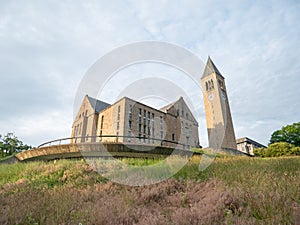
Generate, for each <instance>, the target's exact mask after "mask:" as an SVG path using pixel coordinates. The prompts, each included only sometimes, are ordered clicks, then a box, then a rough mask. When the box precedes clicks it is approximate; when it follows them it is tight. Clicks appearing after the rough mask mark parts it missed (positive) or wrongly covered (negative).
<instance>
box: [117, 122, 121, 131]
mask: <svg viewBox="0 0 300 225" xmlns="http://www.w3.org/2000/svg"><path fill="white" fill-rule="evenodd" d="M119 129H120V122H119V121H118V122H117V130H119Z"/></svg>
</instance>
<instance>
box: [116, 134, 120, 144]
mask: <svg viewBox="0 0 300 225" xmlns="http://www.w3.org/2000/svg"><path fill="white" fill-rule="evenodd" d="M118 141H119V132H117V137H116V142H118Z"/></svg>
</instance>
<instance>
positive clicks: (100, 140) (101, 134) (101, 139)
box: [100, 130, 102, 141]
mask: <svg viewBox="0 0 300 225" xmlns="http://www.w3.org/2000/svg"><path fill="white" fill-rule="evenodd" d="M100 141H102V130H100Z"/></svg>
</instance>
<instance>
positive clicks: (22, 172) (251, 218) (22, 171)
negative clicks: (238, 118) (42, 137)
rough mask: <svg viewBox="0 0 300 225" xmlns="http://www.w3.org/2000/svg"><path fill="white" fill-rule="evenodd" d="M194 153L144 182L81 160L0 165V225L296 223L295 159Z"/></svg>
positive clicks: (298, 179)
mask: <svg viewBox="0 0 300 225" xmlns="http://www.w3.org/2000/svg"><path fill="white" fill-rule="evenodd" d="M200 159H201V158H200V156H193V157H192V158H191V159H190V161H189V162H188V164H187V165H186V166H185V167H184V168H182V169H181V170H180V171H179V172H178V173H176V174H175V175H174V176H173V177H172V178H170V179H168V180H165V181H163V182H161V183H158V184H153V185H148V186H142V187H130V186H126V185H120V184H115V183H112V182H111V181H109V180H107V179H106V178H103V177H102V176H100V175H99V174H98V173H97V172H95V171H94V168H93V166H91V165H88V164H86V162H85V161H83V160H57V161H50V162H30V163H17V164H13V165H0V185H1V186H0V205H1V207H0V224H300V157H285V158H284V157H282V158H248V157H220V158H216V160H214V161H213V163H212V164H211V165H210V166H209V167H208V168H207V169H206V170H204V171H199V161H200ZM157 162H158V160H150V159H124V163H127V164H132V165H149V164H156V163H157Z"/></svg>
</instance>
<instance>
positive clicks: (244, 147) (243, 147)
mask: <svg viewBox="0 0 300 225" xmlns="http://www.w3.org/2000/svg"><path fill="white" fill-rule="evenodd" d="M236 144H237V150H239V151H241V152H244V153H246V154H249V155H254V153H253V149H255V148H266V146H264V145H262V144H260V143H258V142H256V141H253V140H251V139H250V138H248V137H243V138H239V139H237V140H236Z"/></svg>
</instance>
